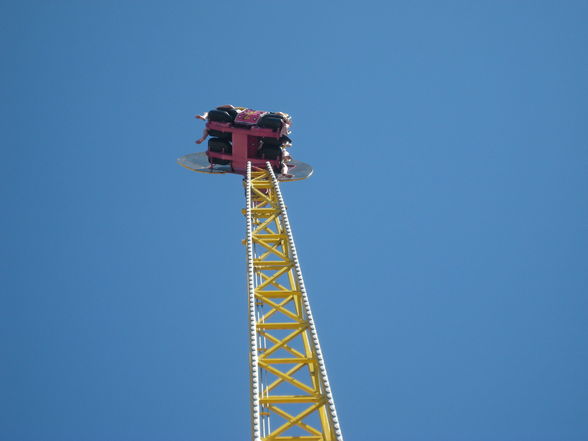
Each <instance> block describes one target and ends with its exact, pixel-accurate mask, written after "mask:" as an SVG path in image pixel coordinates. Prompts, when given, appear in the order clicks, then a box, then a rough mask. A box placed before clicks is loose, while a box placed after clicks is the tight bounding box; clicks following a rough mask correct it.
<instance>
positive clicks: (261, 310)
mask: <svg viewBox="0 0 588 441" xmlns="http://www.w3.org/2000/svg"><path fill="white" fill-rule="evenodd" d="M244 184H245V191H246V209H245V210H244V212H245V215H246V225H247V238H246V247H247V287H248V292H249V343H250V353H249V360H250V374H251V377H250V378H251V427H252V440H253V441H262V440H263V441H270V440H272V441H279V440H308V441H311V440H316V441H343V435H342V434H341V429H340V426H339V421H338V418H337V411H336V409H335V402H334V400H333V396H332V393H331V388H330V385H329V380H328V377H327V370H326V367H325V362H324V358H323V354H322V351H321V347H320V344H319V339H318V335H317V332H316V327H315V324H314V319H313V316H312V311H311V309H310V303H309V301H308V295H307V293H306V288H305V286H304V280H303V279H302V272H301V270H300V263H299V261H298V256H297V253H296V247H295V245H294V238H293V236H292V230H291V229H290V223H289V220H288V214H287V211H286V206H285V204H284V199H283V198H282V194H281V192H280V187H279V183H278V180H277V178H276V176H275V174H274V172H273V170H272V167H271V166H270V164H269V163H268V164H267V170H255V171H252V169H251V163H248V166H247V177H246V180H245V181H244Z"/></svg>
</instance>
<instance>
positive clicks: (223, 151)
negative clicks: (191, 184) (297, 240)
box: [178, 105, 343, 441]
mask: <svg viewBox="0 0 588 441" xmlns="http://www.w3.org/2000/svg"><path fill="white" fill-rule="evenodd" d="M196 118H198V119H201V120H204V121H206V127H205V129H204V133H203V136H202V137H201V138H200V139H199V140H197V141H196V143H197V144H201V143H203V142H204V141H205V140H206V139H207V138H208V148H207V150H206V151H204V152H199V153H191V154H188V155H185V156H182V157H181V158H179V159H178V163H179V164H180V165H182V166H183V167H186V168H187V169H190V170H193V171H196V172H201V173H209V174H223V173H232V174H238V175H242V176H243V177H244V179H243V185H244V187H245V209H244V210H243V214H244V215H245V219H246V221H245V224H246V239H245V245H246V250H247V253H246V255H247V257H246V261H247V294H248V299H249V301H248V305H249V311H248V312H249V370H250V407H251V439H252V441H270V440H271V441H286V440H289V441H294V440H305V441H343V435H342V433H341V427H340V425H339V419H338V417H337V411H336V408H335V402H334V399H333V394H332V392H331V386H330V384H329V378H328V375H327V369H326V366H325V361H324V356H323V352H322V350H321V346H320V343H319V338H318V334H317V330H316V325H315V322H314V318H313V315H312V311H311V308H310V303H309V299H308V294H307V291H306V287H305V285H304V279H303V278H302V272H301V270H300V262H299V258H298V254H297V252H296V246H295V244H294V237H293V235H292V229H291V227H290V222H289V220H288V213H287V210H286V205H285V204H284V198H283V197H282V193H281V191H280V182H286V181H298V180H302V179H306V178H308V177H309V176H310V175H311V174H312V172H313V170H312V167H311V166H310V165H308V164H305V163H304V162H300V161H296V160H295V159H293V158H292V156H291V155H290V153H289V149H290V148H291V146H292V140H291V139H290V137H289V135H290V126H291V124H292V119H291V117H290V116H289V115H288V114H286V113H282V112H265V111H259V110H253V109H247V108H243V107H234V106H231V105H225V106H219V107H217V108H215V109H213V110H211V111H209V112H207V113H205V114H203V115H198V116H197V117H196ZM209 137H210V138H209Z"/></svg>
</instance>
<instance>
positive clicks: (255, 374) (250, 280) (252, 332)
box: [245, 162, 261, 441]
mask: <svg viewBox="0 0 588 441" xmlns="http://www.w3.org/2000/svg"><path fill="white" fill-rule="evenodd" d="M246 184H247V186H246V190H245V197H246V204H247V206H246V212H247V213H246V217H247V220H246V225H247V291H248V295H249V372H250V382H251V384H250V387H251V439H252V440H253V441H261V438H260V415H259V389H260V388H259V362H258V353H257V328H256V324H257V317H256V316H255V314H256V310H255V291H254V290H255V283H254V271H253V225H252V218H251V162H248V163H247V181H246Z"/></svg>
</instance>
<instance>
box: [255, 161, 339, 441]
mask: <svg viewBox="0 0 588 441" xmlns="http://www.w3.org/2000/svg"><path fill="white" fill-rule="evenodd" d="M266 166H267V169H268V170H269V172H270V174H271V177H272V183H273V187H274V191H275V192H276V195H277V197H278V201H279V204H280V211H281V215H280V216H281V218H282V222H283V224H284V228H285V229H286V234H287V236H288V245H289V246H290V252H291V253H292V259H293V261H294V267H295V270H296V278H297V280H298V284H299V286H300V292H301V293H302V302H303V304H304V311H305V314H306V319H307V320H308V324H309V330H310V335H311V337H312V345H313V349H314V351H315V353H316V358H317V360H318V365H319V375H320V379H321V382H322V386H323V390H324V392H325V395H326V396H327V401H328V412H329V414H330V416H331V419H332V420H333V425H334V429H335V436H336V437H337V441H343V434H342V433H341V426H340V425H339V418H338V417H337V410H336V409H335V400H334V399H333V394H332V392H331V385H330V384H329V378H328V376H327V368H326V366H325V360H324V357H323V351H322V350H321V345H320V343H319V338H318V333H317V331H316V326H315V323H314V318H313V317H312V311H311V309H310V302H309V300H308V294H307V292H306V287H305V286H304V279H303V278H302V270H301V269H300V262H299V261H298V254H297V253H296V245H295V244H294V236H293V235H292V229H291V228H290V221H289V220H288V212H287V211H286V204H285V203H284V198H283V197H282V192H281V191H280V183H279V182H278V179H277V178H276V175H275V173H274V171H273V169H272V166H271V164H270V163H269V162H267V164H266ZM250 168H251V165H249V167H248V176H249V170H250ZM248 180H249V178H248ZM250 194H251V189H249V190H248V195H249V197H250ZM248 213H249V212H248ZM248 225H249V226H248V234H249V233H250V232H251V227H250V225H251V222H250V218H248ZM247 244H248V245H247V246H248V250H249V236H248V239H247ZM248 253H249V251H248ZM248 255H249V254H248ZM252 259H253V258H252ZM252 267H253V266H252V265H251V268H252ZM251 293H253V290H251ZM250 296H251V294H250ZM254 307H255V305H254V304H253V308H254ZM251 308H252V306H251V300H250V313H251V311H254V309H251ZM253 332H255V330H254V331H253ZM252 341H253V340H252ZM255 351H256V352H255V357H256V358H257V348H255ZM252 354H253V353H252Z"/></svg>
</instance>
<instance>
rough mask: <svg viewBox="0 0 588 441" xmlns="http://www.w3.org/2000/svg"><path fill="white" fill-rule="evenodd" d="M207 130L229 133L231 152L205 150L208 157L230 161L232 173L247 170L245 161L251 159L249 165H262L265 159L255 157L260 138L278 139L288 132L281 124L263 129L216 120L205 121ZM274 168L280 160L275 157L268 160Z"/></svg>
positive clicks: (278, 166)
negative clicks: (279, 126) (230, 135)
mask: <svg viewBox="0 0 588 441" xmlns="http://www.w3.org/2000/svg"><path fill="white" fill-rule="evenodd" d="M206 128H207V129H208V130H217V131H219V132H224V133H231V134H232V138H233V139H232V144H233V153H232V154H231V155H227V154H225V153H217V152H211V151H209V150H207V151H206V155H207V156H208V158H218V159H225V160H229V161H231V166H232V168H233V172H234V173H239V174H245V173H246V172H247V161H251V165H253V166H259V167H264V166H265V163H266V162H268V160H267V159H262V158H259V157H257V149H258V147H259V142H260V140H261V138H275V139H280V138H281V137H282V136H284V135H287V134H288V127H287V125H286V124H282V129H281V130H279V131H274V130H272V129H263V128H261V127H257V126H251V127H235V126H233V125H232V124H231V123H228V122H226V123H221V122H216V121H208V122H207V123H206ZM269 162H270V163H271V165H272V167H274V168H275V169H278V170H279V169H280V165H281V164H280V160H278V159H275V160H271V161H269Z"/></svg>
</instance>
